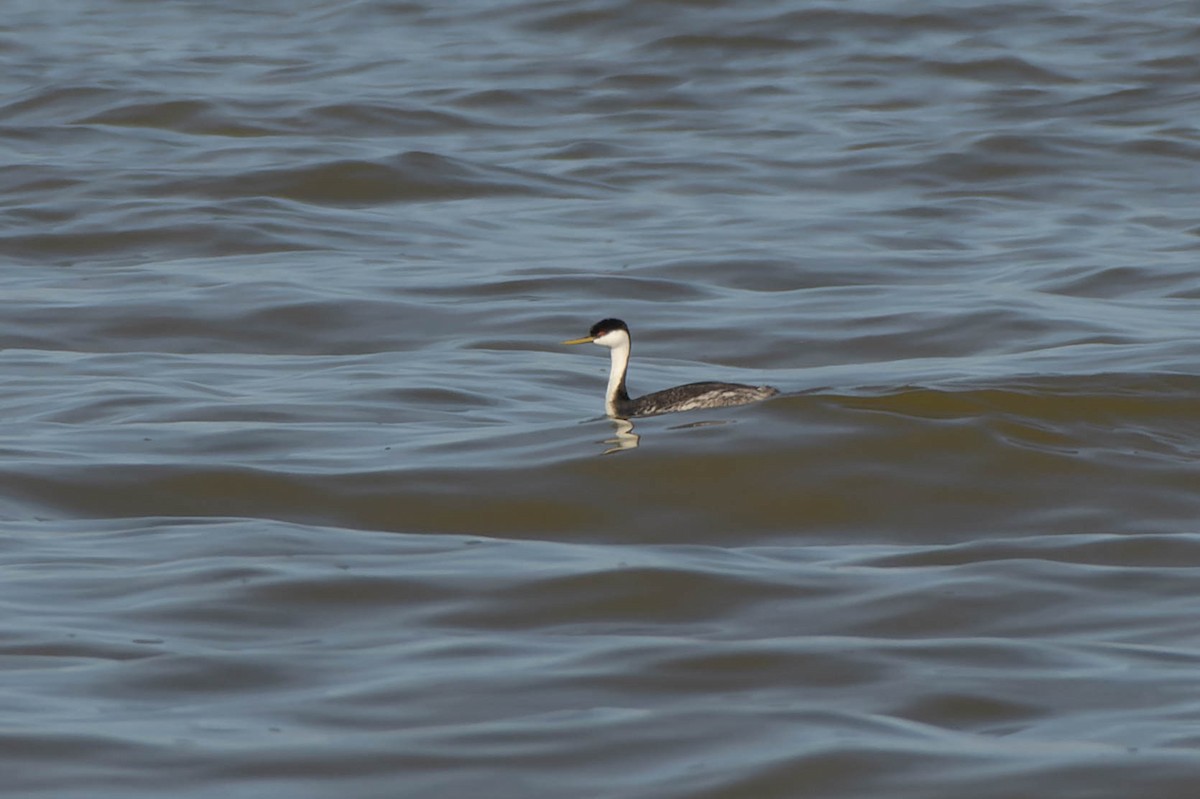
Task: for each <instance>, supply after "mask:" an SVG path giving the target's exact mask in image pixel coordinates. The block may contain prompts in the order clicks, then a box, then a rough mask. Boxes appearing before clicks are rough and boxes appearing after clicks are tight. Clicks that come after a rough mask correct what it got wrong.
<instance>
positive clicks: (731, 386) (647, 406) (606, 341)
mask: <svg viewBox="0 0 1200 799" xmlns="http://www.w3.org/2000/svg"><path fill="white" fill-rule="evenodd" d="M563 344H599V345H600V346H601V347H608V350H609V352H611V353H612V367H611V370H610V371H609V373H608V390H607V391H606V392H605V395H604V410H605V412H606V413H607V414H608V415H609V416H614V417H616V418H618V419H628V418H629V417H630V416H654V415H656V414H660V413H675V412H677V411H694V410H698V409H700V408H724V407H726V406H729V405H745V404H746V403H748V402H758V401H759V400H765V399H767V398H768V397H773V396H775V395H776V394H778V393H779V389H777V388H773V387H771V386H744V385H741V384H740V383H712V382H709V383H688V384H687V385H684V386H675V388H668V389H665V390H663V391H655V392H654V393H653V394H647V395H646V396H644V397H638V398H637V399H630V398H629V393H628V392H626V391H625V373H626V372H627V371H628V370H629V345H630V339H629V326H628V325H626V324H625V323H624V322H622V321H621V320H620V319H603V320H601V321H599V322H597V323H596V324H594V325H592V329H591V331H589V332H588V334H587V335H586V336H584V337H583V338H573V339H571V340H570V341H564V342H563Z"/></svg>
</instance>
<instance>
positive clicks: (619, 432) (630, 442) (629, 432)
mask: <svg viewBox="0 0 1200 799" xmlns="http://www.w3.org/2000/svg"><path fill="white" fill-rule="evenodd" d="M612 423H613V431H614V432H613V437H612V438H606V439H604V443H605V444H612V445H613V446H611V447H609V448H608V449H606V450H604V453H603V454H605V455H612V454H613V453H614V452H621V451H622V450H627V449H637V445H638V442H639V441H641V440H642V437H641V436H639V435H638V434H637V433H635V432H633V422H631V421H629V420H628V419H622V418H620V417H613V418H612Z"/></svg>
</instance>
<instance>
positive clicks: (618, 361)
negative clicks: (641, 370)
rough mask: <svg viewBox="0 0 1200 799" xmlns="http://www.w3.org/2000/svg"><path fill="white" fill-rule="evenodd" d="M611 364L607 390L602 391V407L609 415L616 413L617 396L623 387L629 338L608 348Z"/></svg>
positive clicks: (627, 364) (624, 338) (627, 359)
mask: <svg viewBox="0 0 1200 799" xmlns="http://www.w3.org/2000/svg"><path fill="white" fill-rule="evenodd" d="M609 352H610V353H612V355H611V358H612V365H611V367H610V368H609V372H608V390H607V391H605V393H604V409H605V410H606V411H607V412H608V415H609V416H616V415H617V397H618V395H619V394H620V393H621V392H622V390H623V389H624V388H625V372H626V370H628V369H629V338H628V337H625V336H623V337H622V341H620V342H618V343H617V345H616V346H615V347H612V348H610V350H609Z"/></svg>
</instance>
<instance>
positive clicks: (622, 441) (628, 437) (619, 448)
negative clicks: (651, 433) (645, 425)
mask: <svg viewBox="0 0 1200 799" xmlns="http://www.w3.org/2000/svg"><path fill="white" fill-rule="evenodd" d="M610 421H612V423H613V437H612V438H606V439H604V442H603V443H605V444H610V445H611V446H610V447H609V448H608V449H606V450H604V452H603V453H602V454H604V455H612V454H613V453H615V452H623V451H624V450H627V449H637V447H638V444H639V443H640V442H641V440H642V437H641V436H640V435H638V434H637V433H635V432H633V422H631V421H629V420H628V419H622V418H620V417H619V416H618V417H610ZM733 422H734V420H733V419H710V420H708V421H703V422H688V423H687V424H680V425H675V426H674V427H671V428H668V429H670V430H690V429H692V428H694V427H713V426H715V425H724V424H733Z"/></svg>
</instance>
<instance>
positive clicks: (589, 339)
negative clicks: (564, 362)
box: [563, 336, 593, 344]
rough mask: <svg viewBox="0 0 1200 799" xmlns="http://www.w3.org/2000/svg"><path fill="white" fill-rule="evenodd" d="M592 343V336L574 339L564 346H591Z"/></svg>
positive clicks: (565, 342) (566, 342)
mask: <svg viewBox="0 0 1200 799" xmlns="http://www.w3.org/2000/svg"><path fill="white" fill-rule="evenodd" d="M592 341H593V339H592V337H591V336H584V337H583V338H573V339H571V340H570V341H564V342H563V344H591V343H592Z"/></svg>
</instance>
